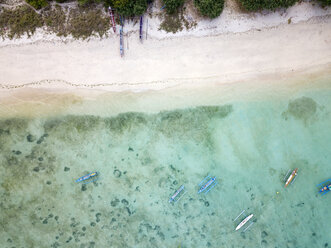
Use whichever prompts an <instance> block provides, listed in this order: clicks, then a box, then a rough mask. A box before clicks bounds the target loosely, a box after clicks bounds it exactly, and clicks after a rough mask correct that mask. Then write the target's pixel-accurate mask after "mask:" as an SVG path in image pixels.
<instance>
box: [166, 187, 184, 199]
mask: <svg viewBox="0 0 331 248" xmlns="http://www.w3.org/2000/svg"><path fill="white" fill-rule="evenodd" d="M186 192H187V191H186V190H185V187H184V185H182V186H180V187H179V188H178V189H177V190H176V192H175V193H174V194H173V195H172V196H171V197H170V199H169V203H172V202H173V203H175V202H178V201H179V199H180V198H182V197H183V196H184V195H185V194H186Z"/></svg>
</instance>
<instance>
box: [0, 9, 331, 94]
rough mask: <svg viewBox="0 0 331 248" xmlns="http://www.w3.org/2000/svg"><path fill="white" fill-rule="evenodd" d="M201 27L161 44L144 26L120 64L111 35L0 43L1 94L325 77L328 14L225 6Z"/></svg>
mask: <svg viewBox="0 0 331 248" xmlns="http://www.w3.org/2000/svg"><path fill="white" fill-rule="evenodd" d="M300 11H301V12H300ZM231 13H232V15H231ZM230 17H231V18H232V19H231V18H230ZM222 18H223V19H222ZM236 18H237V19H236ZM230 19H231V20H232V22H231V23H230V21H229V20H230ZM288 19H291V23H288ZM222 20H223V21H224V22H225V24H224V23H223V24H221V21H222ZM227 21H229V23H230V24H231V25H232V26H231V25H230V24H229V23H227ZM205 22H206V21H201V22H200V23H199V24H198V25H197V27H196V28H195V29H194V30H191V31H185V30H184V31H182V32H180V33H179V34H178V35H170V34H169V38H165V37H164V36H163V33H162V32H161V31H156V30H155V29H156V26H155V25H156V20H154V21H153V20H150V22H149V27H150V32H151V33H149V36H148V38H147V39H145V40H144V41H143V42H142V43H141V42H140V41H139V39H138V35H137V33H130V35H127V36H126V37H125V39H124V45H125V56H124V58H121V57H120V55H119V39H118V37H117V36H114V35H113V36H111V37H109V38H107V39H102V40H98V39H91V40H90V41H88V42H87V41H73V40H70V39H67V40H66V42H63V41H62V42H61V41H57V40H53V39H47V38H43V39H39V40H38V39H36V37H38V33H37V34H36V36H35V37H32V39H31V40H28V41H27V40H26V39H21V40H13V41H8V40H4V41H2V42H0V94H1V95H2V96H4V95H7V96H8V94H9V95H10V94H12V92H13V89H16V88H21V87H26V86H27V87H30V88H31V87H38V88H40V87H42V88H46V89H49V88H53V89H54V88H57V89H64V88H66V89H70V88H71V89H76V88H77V87H79V88H88V89H89V88H94V89H98V90H99V89H100V90H101V89H106V90H110V91H123V90H131V91H143V90H149V89H153V90H154V89H163V88H167V87H173V86H177V85H190V86H193V85H197V84H199V85H201V84H206V83H221V84H224V83H232V82H243V81H248V80H256V81H265V80H266V79H277V78H280V77H283V78H284V77H285V78H286V77H291V75H294V74H298V73H301V74H307V73H312V72H311V70H314V71H315V72H316V70H317V71H323V72H324V73H325V72H327V73H328V72H331V9H330V8H329V9H321V8H319V7H316V6H313V5H309V4H308V3H302V4H300V5H297V6H294V7H292V8H290V9H288V10H286V11H282V12H275V13H267V14H263V13H262V14H255V15H247V14H242V13H237V12H235V11H232V12H231V11H230V10H229V8H228V7H227V8H226V9H225V11H224V12H223V14H222V15H221V17H219V18H217V19H215V20H213V21H211V22H209V23H208V25H207V24H206V23H205ZM240 23H245V25H246V26H245V25H241V26H245V28H244V29H243V28H238V24H240ZM227 24H229V25H230V26H229V27H228V29H224V27H226V26H227ZM204 25H205V26H204ZM213 25H216V26H217V28H215V29H213ZM222 25H223V26H222ZM236 25H237V26H236ZM129 26H130V25H128V28H127V29H129V28H130V27H129ZM218 26H219V27H218ZM239 26H240V25H239ZM206 30H208V32H206ZM247 30H248V31H247ZM229 31H231V32H229ZM128 32H129V31H128ZM39 35H40V33H39ZM175 36H177V37H175ZM8 89H9V90H8Z"/></svg>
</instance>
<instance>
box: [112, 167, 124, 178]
mask: <svg viewBox="0 0 331 248" xmlns="http://www.w3.org/2000/svg"><path fill="white" fill-rule="evenodd" d="M113 174H114V176H115V177H117V178H118V177H120V176H121V175H122V172H121V171H119V170H117V169H116V170H114V172H113Z"/></svg>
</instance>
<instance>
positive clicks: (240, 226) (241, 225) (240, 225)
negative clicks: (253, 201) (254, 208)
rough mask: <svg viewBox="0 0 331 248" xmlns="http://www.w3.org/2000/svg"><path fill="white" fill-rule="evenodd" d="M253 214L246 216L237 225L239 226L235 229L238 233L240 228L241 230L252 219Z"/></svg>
mask: <svg viewBox="0 0 331 248" xmlns="http://www.w3.org/2000/svg"><path fill="white" fill-rule="evenodd" d="M253 216H254V215H253V214H251V215H249V216H247V217H246V218H245V219H244V220H243V221H242V222H240V223H239V225H238V226H237V227H236V231H238V230H239V229H240V228H242V227H243V226H244V225H245V224H246V223H247V222H248V221H249V220H250V219H251V218H253Z"/></svg>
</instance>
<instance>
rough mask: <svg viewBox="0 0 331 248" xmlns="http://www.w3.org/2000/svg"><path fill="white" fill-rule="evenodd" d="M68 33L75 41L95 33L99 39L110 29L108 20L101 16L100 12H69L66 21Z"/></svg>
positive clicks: (75, 10)
mask: <svg viewBox="0 0 331 248" xmlns="http://www.w3.org/2000/svg"><path fill="white" fill-rule="evenodd" d="M67 28H68V33H70V34H72V36H73V37H74V38H76V39H79V38H82V39H86V38H88V37H89V36H91V35H94V34H95V33H97V34H98V35H99V37H102V36H103V35H105V34H106V32H107V30H108V29H109V28H110V23H109V18H108V17H104V16H103V15H102V12H101V10H88V9H86V10H84V11H79V10H77V9H74V10H71V11H70V14H69V21H68V27H67Z"/></svg>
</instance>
